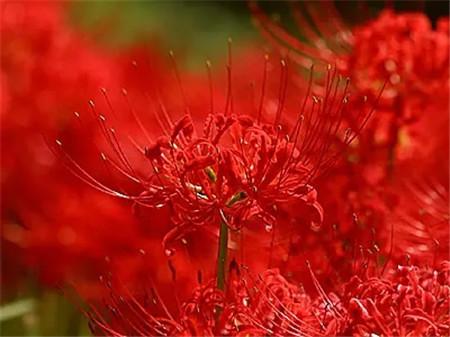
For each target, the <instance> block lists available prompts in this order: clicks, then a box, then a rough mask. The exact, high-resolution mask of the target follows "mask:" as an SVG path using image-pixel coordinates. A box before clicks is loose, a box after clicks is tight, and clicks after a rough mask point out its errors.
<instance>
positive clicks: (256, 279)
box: [87, 262, 450, 336]
mask: <svg viewBox="0 0 450 337" xmlns="http://www.w3.org/2000/svg"><path fill="white" fill-rule="evenodd" d="M308 268H309V269H310V267H308ZM364 271H366V272H364ZM309 273H310V277H311V278H312V279H313V281H314V284H315V287H316V288H315V291H313V292H310V293H308V292H305V291H304V290H303V289H302V288H301V287H299V286H296V285H294V284H291V283H289V282H288V281H286V279H285V278H283V277H282V276H281V275H280V273H279V271H278V270H276V269H273V270H266V271H265V272H263V273H261V274H260V275H257V276H255V275H252V274H251V273H249V272H248V271H247V270H241V271H239V269H237V268H236V267H232V271H231V274H232V277H231V278H230V281H229V283H228V286H227V289H226V290H225V291H220V290H217V289H216V288H215V285H214V283H213V282H208V283H205V284H202V285H200V286H198V287H197V288H196V289H195V291H194V292H193V294H192V296H191V297H190V299H189V300H187V301H186V302H184V303H183V304H182V305H181V306H180V307H179V313H178V314H176V315H175V314H172V313H171V312H170V311H169V310H167V308H166V307H165V306H164V302H163V299H162V298H161V297H160V296H159V294H158V292H157V291H156V289H154V288H150V291H149V292H148V295H147V296H146V297H144V298H137V297H135V296H133V295H132V294H131V293H130V292H128V291H127V290H126V289H123V286H122V287H120V286H119V287H118V288H114V287H113V286H112V285H110V286H109V289H111V291H110V297H109V298H108V299H107V301H106V302H104V303H103V304H100V305H99V304H94V303H91V304H90V309H89V310H88V312H87V314H88V316H89V317H90V318H91V328H92V330H93V332H94V333H95V334H106V335H113V336H128V335H133V336H134V335H136V336H144V335H147V336H152V335H164V336H166V335H167V336H169V335H177V336H178V335H180V336H199V335H200V336H217V335H221V336H262V335H264V336H280V335H282V336H330V335H334V336H349V335H351V336H367V335H369V334H371V333H372V334H376V335H377V336H416V335H436V336H443V335H445V334H446V333H447V332H448V329H449V324H450V321H449V320H450V317H449V313H448V310H449V308H450V303H449V266H448V262H443V263H442V264H441V265H440V266H439V267H438V268H437V269H431V268H428V267H417V266H398V267H397V268H396V269H389V270H386V273H385V274H384V276H383V275H381V276H380V275H379V274H378V273H379V272H377V273H374V274H373V273H367V269H366V268H364V267H363V269H361V271H360V272H359V273H358V275H355V276H353V277H352V278H351V279H349V280H347V281H345V282H343V283H339V284H338V285H337V289H339V290H338V291H337V292H336V293H326V292H325V291H324V290H323V289H322V287H321V286H320V284H319V283H318V281H317V279H316V278H315V275H314V273H313V272H312V271H311V269H310V271H309ZM120 289H121V290H120ZM121 294H122V295H121Z"/></svg>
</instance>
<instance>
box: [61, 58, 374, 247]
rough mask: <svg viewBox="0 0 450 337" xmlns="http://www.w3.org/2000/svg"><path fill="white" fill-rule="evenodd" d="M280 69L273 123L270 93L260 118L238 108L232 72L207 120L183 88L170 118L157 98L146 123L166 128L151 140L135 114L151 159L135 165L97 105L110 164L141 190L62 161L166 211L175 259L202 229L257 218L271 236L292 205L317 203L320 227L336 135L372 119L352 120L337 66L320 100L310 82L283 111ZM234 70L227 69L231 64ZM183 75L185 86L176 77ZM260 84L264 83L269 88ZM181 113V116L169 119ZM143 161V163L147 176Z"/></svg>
mask: <svg viewBox="0 0 450 337" xmlns="http://www.w3.org/2000/svg"><path fill="white" fill-rule="evenodd" d="M281 64H282V66H281V83H280V84H279V88H278V92H279V95H278V102H277V103H278V105H277V108H276V112H275V114H274V116H273V120H272V121H270V120H268V117H267V116H264V115H263V114H262V112H263V111H265V110H266V108H265V107H264V97H263V98H262V99H261V105H260V107H259V109H253V111H257V113H256V116H254V117H252V116H251V115H248V114H246V113H244V112H242V111H241V109H240V107H241V104H240V102H239V101H236V100H235V99H233V85H232V82H231V77H230V75H229V76H228V78H229V80H228V85H227V95H226V101H225V107H224V110H223V112H221V113H219V112H217V108H214V107H213V106H212V105H210V106H209V108H208V109H207V111H208V113H205V114H203V115H202V113H199V112H198V111H193V110H192V109H191V107H190V106H189V105H187V104H186V103H185V95H184V91H183V89H181V96H182V101H183V103H182V104H181V108H180V109H181V113H180V112H178V113H176V112H175V113H170V114H169V112H168V111H174V109H173V108H172V106H171V105H167V104H166V103H163V101H162V100H161V98H160V97H161V96H160V95H159V94H158V93H156V94H155V95H154V96H153V105H154V106H157V107H158V109H157V110H156V112H155V114H154V115H152V116H151V117H150V118H151V119H153V121H154V120H155V119H156V121H157V122H158V123H159V124H160V125H161V128H162V134H161V136H159V137H155V136H154V134H153V132H151V131H149V130H146V128H145V125H144V123H143V120H142V119H141V116H138V115H137V114H136V113H135V112H134V111H131V112H132V117H133V118H134V119H135V121H136V124H137V125H139V127H140V129H141V130H142V132H143V135H144V137H141V138H142V139H144V141H145V142H146V143H147V144H148V145H146V146H141V145H139V144H138V141H136V140H132V143H133V144H134V146H135V150H136V149H137V150H138V152H139V153H140V155H141V161H142V159H145V160H146V164H140V165H137V166H134V167H133V165H132V161H131V160H130V159H129V158H128V154H127V153H126V151H125V150H124V146H125V145H123V144H121V143H120V141H117V139H118V138H119V137H118V136H116V134H117V132H116V128H112V127H110V125H109V124H108V120H107V119H106V118H105V117H104V115H103V114H100V113H98V112H97V109H98V108H97V106H96V105H94V103H91V107H92V109H93V111H94V113H95V114H96V116H97V118H99V120H100V124H101V128H102V130H103V134H104V140H103V142H106V144H107V145H109V146H110V147H111V149H110V150H105V152H104V153H107V151H109V153H111V155H109V156H108V159H107V162H108V163H109V164H110V165H111V166H112V167H113V168H114V169H115V170H116V171H118V172H119V173H121V174H122V175H123V176H125V177H126V178H129V179H130V180H131V181H133V182H135V183H136V185H137V186H138V187H140V189H141V192H140V193H135V192H134V193H130V192H126V191H125V190H124V189H115V188H114V187H111V186H108V185H107V184H106V183H103V182H101V181H100V180H99V179H97V178H95V177H93V176H92V175H91V174H90V173H88V172H87V170H85V169H84V168H82V167H81V166H80V165H79V164H78V163H77V161H76V160H75V159H73V158H72V157H71V156H70V155H69V154H68V153H67V152H66V151H64V150H63V151H62V152H61V153H62V158H63V159H64V160H66V162H67V164H68V166H69V168H70V169H71V170H72V171H73V172H74V173H75V174H76V175H78V176H80V177H81V178H82V179H83V180H84V181H85V182H87V183H88V184H89V185H91V186H94V187H95V188H97V189H98V190H100V191H103V192H105V193H107V194H110V195H114V196H118V197H121V198H125V199H129V200H132V201H134V202H135V203H136V204H137V205H141V206H147V207H151V208H163V207H169V208H170V212H171V213H172V222H173V227H174V228H173V229H172V230H171V231H170V232H169V233H167V235H166V236H165V239H164V243H165V244H166V248H167V254H168V255H171V254H172V252H173V249H172V247H171V245H172V244H173V243H174V242H175V241H177V240H179V239H181V238H183V237H184V236H185V235H186V234H187V233H189V232H192V231H195V230H196V229H198V228H201V227H205V225H208V226H210V225H215V226H218V225H219V224H220V223H223V224H225V225H226V226H227V227H229V228H230V229H232V230H238V229H240V228H241V227H242V226H245V224H246V223H251V222H260V223H263V224H264V227H265V228H266V229H267V230H268V231H270V230H271V229H272V227H273V226H274V224H275V223H276V221H277V218H278V217H279V216H280V214H283V212H284V213H285V212H288V214H295V212H296V210H294V209H293V208H294V207H292V205H300V204H306V205H311V206H312V208H314V209H315V210H316V214H317V215H315V217H314V221H316V222H320V221H321V218H322V209H321V207H320V205H319V204H318V203H317V201H316V193H315V191H314V188H313V187H312V186H311V183H312V182H313V181H314V180H315V179H316V178H317V177H319V176H321V175H322V174H323V173H324V172H325V171H327V170H328V169H329V168H330V167H331V166H332V165H333V164H334V162H335V161H336V160H337V158H338V154H339V153H341V151H342V149H341V148H340V147H337V146H336V139H340V140H341V142H342V144H343V146H344V147H345V146H346V145H348V144H349V143H350V142H351V141H352V140H353V139H354V138H355V137H356V136H357V135H358V134H359V133H360V131H361V128H362V127H363V126H364V125H365V124H366V122H367V120H368V118H369V117H370V113H365V111H363V112H362V113H358V114H356V116H355V113H354V112H348V111H347V109H346V103H347V101H348V92H347V86H348V82H346V81H344V80H341V79H340V77H338V76H337V73H336V71H335V70H333V69H331V68H329V70H328V75H327V79H326V83H325V86H324V91H323V95H321V96H319V95H315V94H314V93H313V92H312V89H311V86H312V82H310V85H309V89H308V91H307V93H306V94H305V95H304V99H303V101H302V102H301V103H300V106H297V109H296V110H295V111H285V110H286V108H285V100H287V98H286V93H287V83H288V73H287V69H286V63H285V62H284V61H282V62H281ZM266 66H267V63H266ZM175 70H176V69H175ZM228 72H229V74H230V73H231V62H230V64H229V67H228ZM177 77H178V80H180V79H179V74H177ZM265 80H266V79H265ZM180 86H181V82H180ZM262 86H263V87H266V83H263V84H262ZM181 88H182V86H181ZM263 95H264V92H263ZM150 97H151V96H150ZM211 101H212V98H211ZM150 102H152V100H150ZM207 103H209V100H208V101H207ZM175 106H176V105H175ZM350 113H352V114H353V116H354V118H356V119H355V123H354V124H352V125H353V126H354V128H351V127H349V125H348V124H345V123H342V120H343V116H344V115H347V114H350ZM175 114H177V115H181V116H182V117H181V118H180V119H178V120H177V121H173V119H174V118H173V117H172V116H173V115H175ZM183 115H184V116H183ZM283 115H288V116H291V117H290V118H292V116H296V117H295V123H294V126H293V127H292V128H290V129H288V128H287V127H285V126H283V124H282V120H283V119H284V118H283ZM151 126H152V125H151V124H150V127H151ZM122 132H129V130H122ZM136 137H138V136H134V135H133V138H136ZM57 145H58V148H57V150H58V151H60V150H61V149H62V146H63V143H62V142H61V141H59V140H58V141H57ZM134 152H135V153H136V151H134ZM144 165H146V166H147V169H146V170H145V171H143V169H142V167H145V166H144ZM138 189H139V188H138ZM289 212H293V213H289ZM301 216H302V215H301V214H300V215H298V214H297V217H300V218H301ZM216 228H217V227H216Z"/></svg>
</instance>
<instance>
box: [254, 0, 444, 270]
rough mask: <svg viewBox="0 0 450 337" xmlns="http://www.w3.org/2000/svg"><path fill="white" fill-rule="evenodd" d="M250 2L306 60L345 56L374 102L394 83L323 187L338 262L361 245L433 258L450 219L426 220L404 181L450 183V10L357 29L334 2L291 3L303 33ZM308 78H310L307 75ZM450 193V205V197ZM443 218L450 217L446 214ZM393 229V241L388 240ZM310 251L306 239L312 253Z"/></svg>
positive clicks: (325, 230) (386, 16)
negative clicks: (432, 18) (440, 15)
mask: <svg viewBox="0 0 450 337" xmlns="http://www.w3.org/2000/svg"><path fill="white" fill-rule="evenodd" d="M250 7H251V8H252V11H253V13H254V16H255V18H256V19H257V23H258V25H259V26H260V27H261V28H262V29H261V31H262V33H263V34H264V36H265V37H266V38H267V39H268V40H269V41H270V42H271V43H272V45H273V46H275V47H276V48H277V49H278V50H280V51H281V52H282V53H288V54H289V57H290V58H291V59H292V61H293V62H294V63H296V64H297V65H299V66H300V68H308V67H309V66H310V65H311V64H312V63H326V64H327V63H329V64H336V66H337V67H338V68H339V69H340V70H342V71H343V73H344V74H345V75H347V76H349V77H351V79H352V82H353V80H354V81H355V83H353V84H352V85H353V88H354V90H355V91H354V95H356V96H360V97H366V98H367V100H368V101H369V102H372V101H373V99H374V98H375V97H378V96H377V95H378V90H379V88H380V87H381V86H382V84H383V83H384V82H387V85H386V87H385V90H384V91H383V94H382V96H381V98H380V100H379V104H377V112H376V113H375V114H374V117H373V118H372V120H371V121H370V123H369V124H368V126H367V128H366V130H365V132H364V133H362V134H361V135H360V136H359V137H358V138H357V139H356V140H355V142H353V144H352V146H351V147H349V148H348V149H347V151H346V155H345V157H346V160H344V161H342V162H341V163H340V165H337V166H336V168H335V170H334V171H333V173H332V174H331V175H329V176H328V177H326V179H324V180H323V182H318V184H317V186H316V187H317V190H318V195H319V202H321V204H322V206H323V207H324V209H325V212H324V223H325V225H324V226H323V227H322V234H323V237H324V238H325V239H324V241H325V242H327V243H326V244H325V246H327V247H328V249H327V250H326V255H327V256H328V257H329V258H330V260H331V261H334V263H341V264H346V262H345V261H349V259H348V256H349V253H350V252H351V251H359V248H358V247H359V246H361V247H364V249H368V250H370V251H371V252H375V251H377V250H381V254H382V255H383V256H384V258H387V259H390V258H392V257H393V258H394V259H395V260H396V261H397V262H398V261H403V260H404V252H405V251H408V252H410V253H411V252H414V253H415V254H414V255H415V256H416V258H417V259H419V260H418V261H420V262H421V263H427V262H429V261H430V260H429V258H430V248H429V247H430V246H433V245H434V244H432V243H431V241H433V240H436V242H447V241H448V233H449V230H448V226H447V228H445V226H444V225H442V226H438V227H435V224H434V223H433V224H432V223H429V224H426V225H424V226H422V225H420V223H421V220H420V221H419V220H418V219H419V218H420V217H421V215H419V214H415V213H417V210H413V208H414V207H415V206H414V205H416V206H417V204H416V203H414V202H413V201H412V200H411V198H410V197H409V196H408V194H409V192H407V191H405V189H404V185H405V180H413V181H416V180H417V179H419V180H425V181H434V182H436V181H437V182H438V184H439V185H441V184H442V185H443V186H445V185H446V182H445V181H446V180H447V182H448V160H449V159H448V109H449V100H448V92H449V47H448V46H449V32H448V18H442V19H440V20H438V21H437V23H436V28H432V26H431V23H430V21H429V20H428V18H427V17H426V16H425V15H424V14H422V13H396V12H394V11H392V10H389V9H387V10H383V11H381V12H380V14H379V15H378V16H377V17H376V18H373V19H370V20H367V21H366V22H363V23H361V24H359V25H357V26H355V27H353V28H351V27H349V26H348V25H347V24H346V23H345V21H344V19H343V18H342V17H341V15H340V14H339V11H337V10H336V8H335V7H334V5H333V3H332V2H326V3H305V4H302V5H301V6H297V5H296V4H291V13H292V17H293V18H294V20H295V22H296V23H297V25H298V29H299V31H300V32H301V35H302V38H297V37H296V36H295V34H294V33H291V32H290V31H288V30H287V29H284V28H283V26H282V24H280V23H276V22H274V21H272V20H271V19H270V18H269V16H268V15H267V14H266V13H265V12H264V10H263V9H262V8H261V7H260V6H259V5H258V4H257V3H256V2H251V3H250ZM311 20H312V21H311ZM304 39H306V40H307V42H305V40H304ZM299 82H300V83H304V82H306V81H305V79H304V78H301V77H300V76H299ZM356 102H358V101H356ZM418 158H421V159H419V160H418ZM439 166H444V167H447V170H445V168H444V169H442V170H441V169H438V168H439ZM442 172H445V173H442ZM442 175H443V177H442ZM418 177H419V178H418ZM422 178H424V179H422ZM407 184H409V183H407ZM427 184H428V183H427ZM447 185H448V183H447ZM428 192H429V191H428ZM428 192H427V191H425V194H427V193H428ZM434 192H435V191H432V192H431V193H434ZM408 199H409V201H407V200H408ZM438 199H439V198H438ZM443 199H446V200H447V201H446V202H447V203H448V197H446V196H443ZM436 201H437V202H439V201H438V200H436V199H433V202H432V203H435V202H436ZM406 204H409V206H406V207H405V205H406ZM422 204H423V203H422ZM430 207H440V206H438V205H434V206H430ZM395 214H396V215H395ZM406 214H408V215H406ZM393 215H394V216H393ZM405 216H406V217H409V219H410V220H411V219H415V220H414V221H413V222H414V223H415V224H416V225H414V226H413V225H412V223H411V221H406V222H405ZM433 216H436V214H434V215H433ZM447 217H448V215H447ZM399 219H401V220H399ZM439 219H440V220H439V223H441V224H442V222H441V221H442V220H443V219H445V216H444V218H442V217H439ZM434 220H436V219H434ZM434 220H432V219H427V220H426V221H431V222H432V221H434ZM417 221H418V222H417ZM408 226H409V227H408ZM418 227H421V228H422V231H421V233H419V232H417V229H418ZM431 227H434V229H433V235H428V236H432V237H433V238H434V239H433V240H431V241H430V240H425V236H424V233H425V232H426V231H428V230H429V229H430V228H431ZM392 228H394V233H393V234H394V240H393V241H391V240H390V239H387V237H388V236H389V235H391V232H392V231H391V229H392ZM408 228H409V229H408ZM412 233H415V234H412ZM416 234H417V236H416ZM392 242H394V243H393V244H394V247H392V249H391V243H392ZM419 245H426V246H427V248H425V247H422V249H421V248H419ZM445 247H446V245H445V244H442V250H441V248H440V249H439V251H440V252H441V253H442V254H437V255H436V254H435V255H436V259H435V262H436V263H438V262H439V261H441V260H442V259H446V258H448V252H447V253H445V254H444V253H443V252H444V251H445ZM308 249H309V248H308V247H305V246H303V250H304V251H308ZM313 250H314V249H313V248H311V251H313ZM392 251H393V253H392ZM434 251H435V250H434ZM420 252H423V253H424V254H421V253H420ZM392 254H394V256H392ZM350 260H351V259H350ZM338 261H340V262H338ZM426 261H427V262H426ZM331 263H333V262H331ZM344 270H345V268H342V270H341V272H342V273H345V272H344ZM319 274H320V273H319ZM347 275H349V274H347Z"/></svg>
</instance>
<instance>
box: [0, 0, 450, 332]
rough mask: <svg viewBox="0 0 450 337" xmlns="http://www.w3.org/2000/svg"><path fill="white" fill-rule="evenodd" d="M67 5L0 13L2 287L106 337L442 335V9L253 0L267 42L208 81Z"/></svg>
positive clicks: (445, 81) (449, 284)
mask: <svg viewBox="0 0 450 337" xmlns="http://www.w3.org/2000/svg"><path fill="white" fill-rule="evenodd" d="M65 6H66V5H65V4H61V3H58V2H51V3H5V4H2V21H1V24H0V28H1V33H2V56H1V66H2V67H1V77H0V81H1V83H2V89H1V94H2V102H1V104H2V114H1V116H0V117H1V121H2V124H1V131H2V133H1V139H2V145H4V146H3V149H2V150H3V151H2V154H1V159H2V162H1V167H2V173H3V177H2V181H1V184H2V193H3V194H4V196H5V198H4V202H3V203H2V207H1V208H2V236H1V240H2V244H3V243H4V249H3V252H2V253H3V255H4V256H2V262H5V263H3V267H2V268H3V269H5V270H6V271H7V273H2V274H3V275H5V276H7V277H12V278H13V279H14V280H17V278H18V277H19V276H20V275H19V274H20V273H21V272H24V271H26V270H27V269H29V268H32V269H33V270H35V271H37V272H38V278H39V279H40V280H41V281H43V283H44V284H45V285H46V286H49V285H50V286H54V285H55V284H57V285H68V286H69V287H70V288H71V289H75V291H76V293H77V295H78V296H80V297H81V299H82V302H83V303H85V304H86V305H82V311H83V313H84V314H85V315H86V317H87V318H88V320H89V324H90V328H91V330H92V332H93V333H94V334H98V335H109V336H117V337H119V336H156V335H157V336H178V335H179V336H216V335H221V336H263V335H264V336H330V335H336V336H348V335H353V336H397V335H398V336H417V335H427V336H429V335H435V336H445V335H447V334H448V331H449V329H450V316H449V308H450V302H449V297H450V294H449V289H450V281H449V280H450V262H449V255H448V250H449V227H448V222H449V219H450V218H449V212H448V196H449V191H448V170H449V168H448V162H449V160H448V152H449V151H448V149H449V148H448V109H449V104H448V103H449V102H448V90H449V52H448V50H449V41H450V39H449V35H450V34H449V33H448V18H446V19H439V20H438V21H437V22H436V24H435V25H434V26H432V24H431V22H430V21H429V20H428V18H427V17H426V16H425V15H424V14H422V13H397V12H395V11H393V10H392V9H385V10H382V11H381V12H380V13H379V15H378V16H377V17H375V18H370V19H368V20H367V21H366V22H362V23H360V24H358V25H355V26H354V27H350V26H348V25H347V24H346V23H345V20H344V19H342V18H341V16H340V14H339V11H338V10H337V9H336V8H334V6H333V4H332V3H331V2H324V3H309V2H308V3H305V4H289V6H290V7H289V8H290V9H291V13H292V14H293V18H294V19H295V22H296V23H297V25H298V28H299V29H300V31H301V33H302V37H301V38H297V37H296V36H295V34H294V33H292V32H290V31H289V30H288V29H285V26H283V24H282V23H280V22H274V21H273V20H272V19H271V17H270V16H269V15H268V14H267V13H266V12H265V10H264V9H263V8H262V7H264V6H262V4H259V3H257V2H254V1H251V2H250V9H251V12H252V13H253V16H254V19H255V21H256V23H257V24H258V26H259V27H260V28H261V29H260V30H261V33H262V34H263V35H264V36H265V37H266V38H267V41H268V42H269V43H270V44H271V45H272V47H274V49H275V52H270V53H267V54H262V53H261V52H260V51H259V47H256V46H250V47H248V48H247V49H246V50H245V51H241V52H237V53H236V52H234V51H233V53H232V52H231V47H232V42H231V39H230V40H229V42H228V48H229V52H228V59H227V60H226V62H225V64H224V66H223V67H220V68H221V69H222V68H223V69H224V71H220V70H217V69H216V67H214V71H213V66H212V64H211V62H210V61H207V62H206V76H204V75H200V74H197V73H195V72H191V71H186V70H184V69H183V67H180V66H179V65H178V63H177V61H176V59H177V57H176V56H175V55H174V53H173V52H169V55H168V56H165V57H164V56H162V55H161V54H160V53H159V52H158V50H157V48H156V46H155V48H154V49H152V50H148V49H146V48H143V47H142V46H140V45H136V46H132V47H131V48H125V49H124V50H117V51H114V52H113V51H112V50H107V49H106V48H104V47H101V46H98V45H97V44H96V43H95V42H94V41H93V40H92V39H91V38H90V37H88V36H85V35H84V34H83V33H81V32H79V31H77V30H76V29H75V28H74V27H71V26H70V24H69V23H68V22H66V20H65V16H64V15H65V8H66V7H65ZM281 22H282V21H281ZM287 26H288V25H286V27H287ZM232 54H233V55H232ZM232 56H233V57H232ZM217 68H219V67H217ZM30 163H32V164H31V165H30ZM17 257H19V259H20V261H19V263H17V261H16V260H17ZM13 270H17V272H18V273H17V274H15V273H13V272H12V271H13ZM3 275H2V277H3ZM2 281H3V280H2ZM10 284H14V282H12V283H10Z"/></svg>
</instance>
